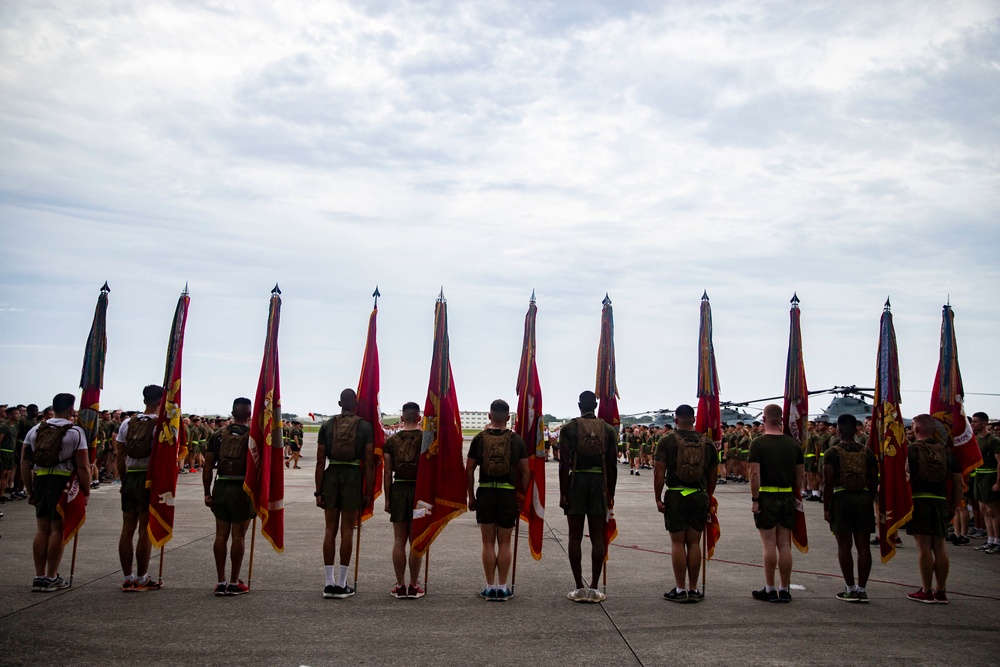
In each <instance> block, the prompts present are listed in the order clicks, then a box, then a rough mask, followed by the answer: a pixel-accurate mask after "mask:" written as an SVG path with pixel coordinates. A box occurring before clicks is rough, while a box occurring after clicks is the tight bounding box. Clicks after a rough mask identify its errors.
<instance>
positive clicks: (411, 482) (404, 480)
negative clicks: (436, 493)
mask: <svg viewBox="0 0 1000 667" xmlns="http://www.w3.org/2000/svg"><path fill="white" fill-rule="evenodd" d="M416 481H417V480H415V479H399V478H398V477H397V478H396V479H394V480H393V482H406V483H408V484H413V483H415V482H416Z"/></svg>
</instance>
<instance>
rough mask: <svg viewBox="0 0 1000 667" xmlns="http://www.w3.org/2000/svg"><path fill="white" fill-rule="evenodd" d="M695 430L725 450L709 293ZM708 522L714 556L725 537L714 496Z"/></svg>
mask: <svg viewBox="0 0 1000 667" xmlns="http://www.w3.org/2000/svg"><path fill="white" fill-rule="evenodd" d="M694 429H695V430H696V431H698V432H699V433H704V434H705V437H707V438H708V439H709V440H711V441H712V444H713V445H715V450H716V451H719V450H721V449H722V412H721V409H720V407H719V369H718V368H716V366H715V346H714V345H713V344H712V304H711V303H709V301H708V291H707V290H706V291H705V292H704V293H703V294H702V295H701V323H700V325H699V328H698V414H697V417H696V420H695V425H694ZM708 508H709V512H708V520H707V521H706V522H705V541H706V544H707V546H706V550H705V551H706V554H707V557H708V558H711V557H712V556H713V555H714V554H715V545H716V543H717V542H718V541H719V536H720V535H721V534H722V527H721V525H720V524H719V514H718V511H719V501H718V500H717V499H716V498H715V494H714V493H713V494H710V495H709V497H708Z"/></svg>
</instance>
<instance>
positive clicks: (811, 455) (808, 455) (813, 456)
mask: <svg viewBox="0 0 1000 667" xmlns="http://www.w3.org/2000/svg"><path fill="white" fill-rule="evenodd" d="M806 458H807V459H814V458H816V455H815V454H806Z"/></svg>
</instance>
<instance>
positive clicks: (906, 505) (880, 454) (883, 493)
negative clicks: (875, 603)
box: [868, 299, 913, 563]
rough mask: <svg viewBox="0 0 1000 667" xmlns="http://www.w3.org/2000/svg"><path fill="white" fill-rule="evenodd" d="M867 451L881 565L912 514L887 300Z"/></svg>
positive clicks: (896, 360)
mask: <svg viewBox="0 0 1000 667" xmlns="http://www.w3.org/2000/svg"><path fill="white" fill-rule="evenodd" d="M868 447H869V448H870V449H871V450H872V451H873V452H875V456H876V457H877V458H878V473H879V487H878V541H879V552H880V554H881V557H882V562H883V563H888V562H889V561H890V560H892V557H893V556H895V555H896V545H895V544H893V536H894V535H895V534H896V531H897V530H899V528H900V526H903V525H905V524H906V522H908V521H909V520H910V517H911V516H912V514H913V497H912V495H911V491H910V480H909V477H910V470H909V463H908V460H907V446H906V431H905V430H904V428H903V417H902V416H901V415H900V414H899V358H898V356H897V353H896V330H895V328H894V327H893V326H892V310H891V309H890V306H889V300H888V299H886V302H885V308H884V309H883V311H882V320H881V322H880V324H879V335H878V360H877V362H876V370H875V405H874V407H873V408H872V426H871V432H870V433H869V434H868Z"/></svg>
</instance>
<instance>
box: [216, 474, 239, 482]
mask: <svg viewBox="0 0 1000 667" xmlns="http://www.w3.org/2000/svg"><path fill="white" fill-rule="evenodd" d="M216 479H217V480H222V481H224V482H242V481H244V480H245V479H246V478H245V477H237V476H236V475H219V476H218V477H216Z"/></svg>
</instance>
